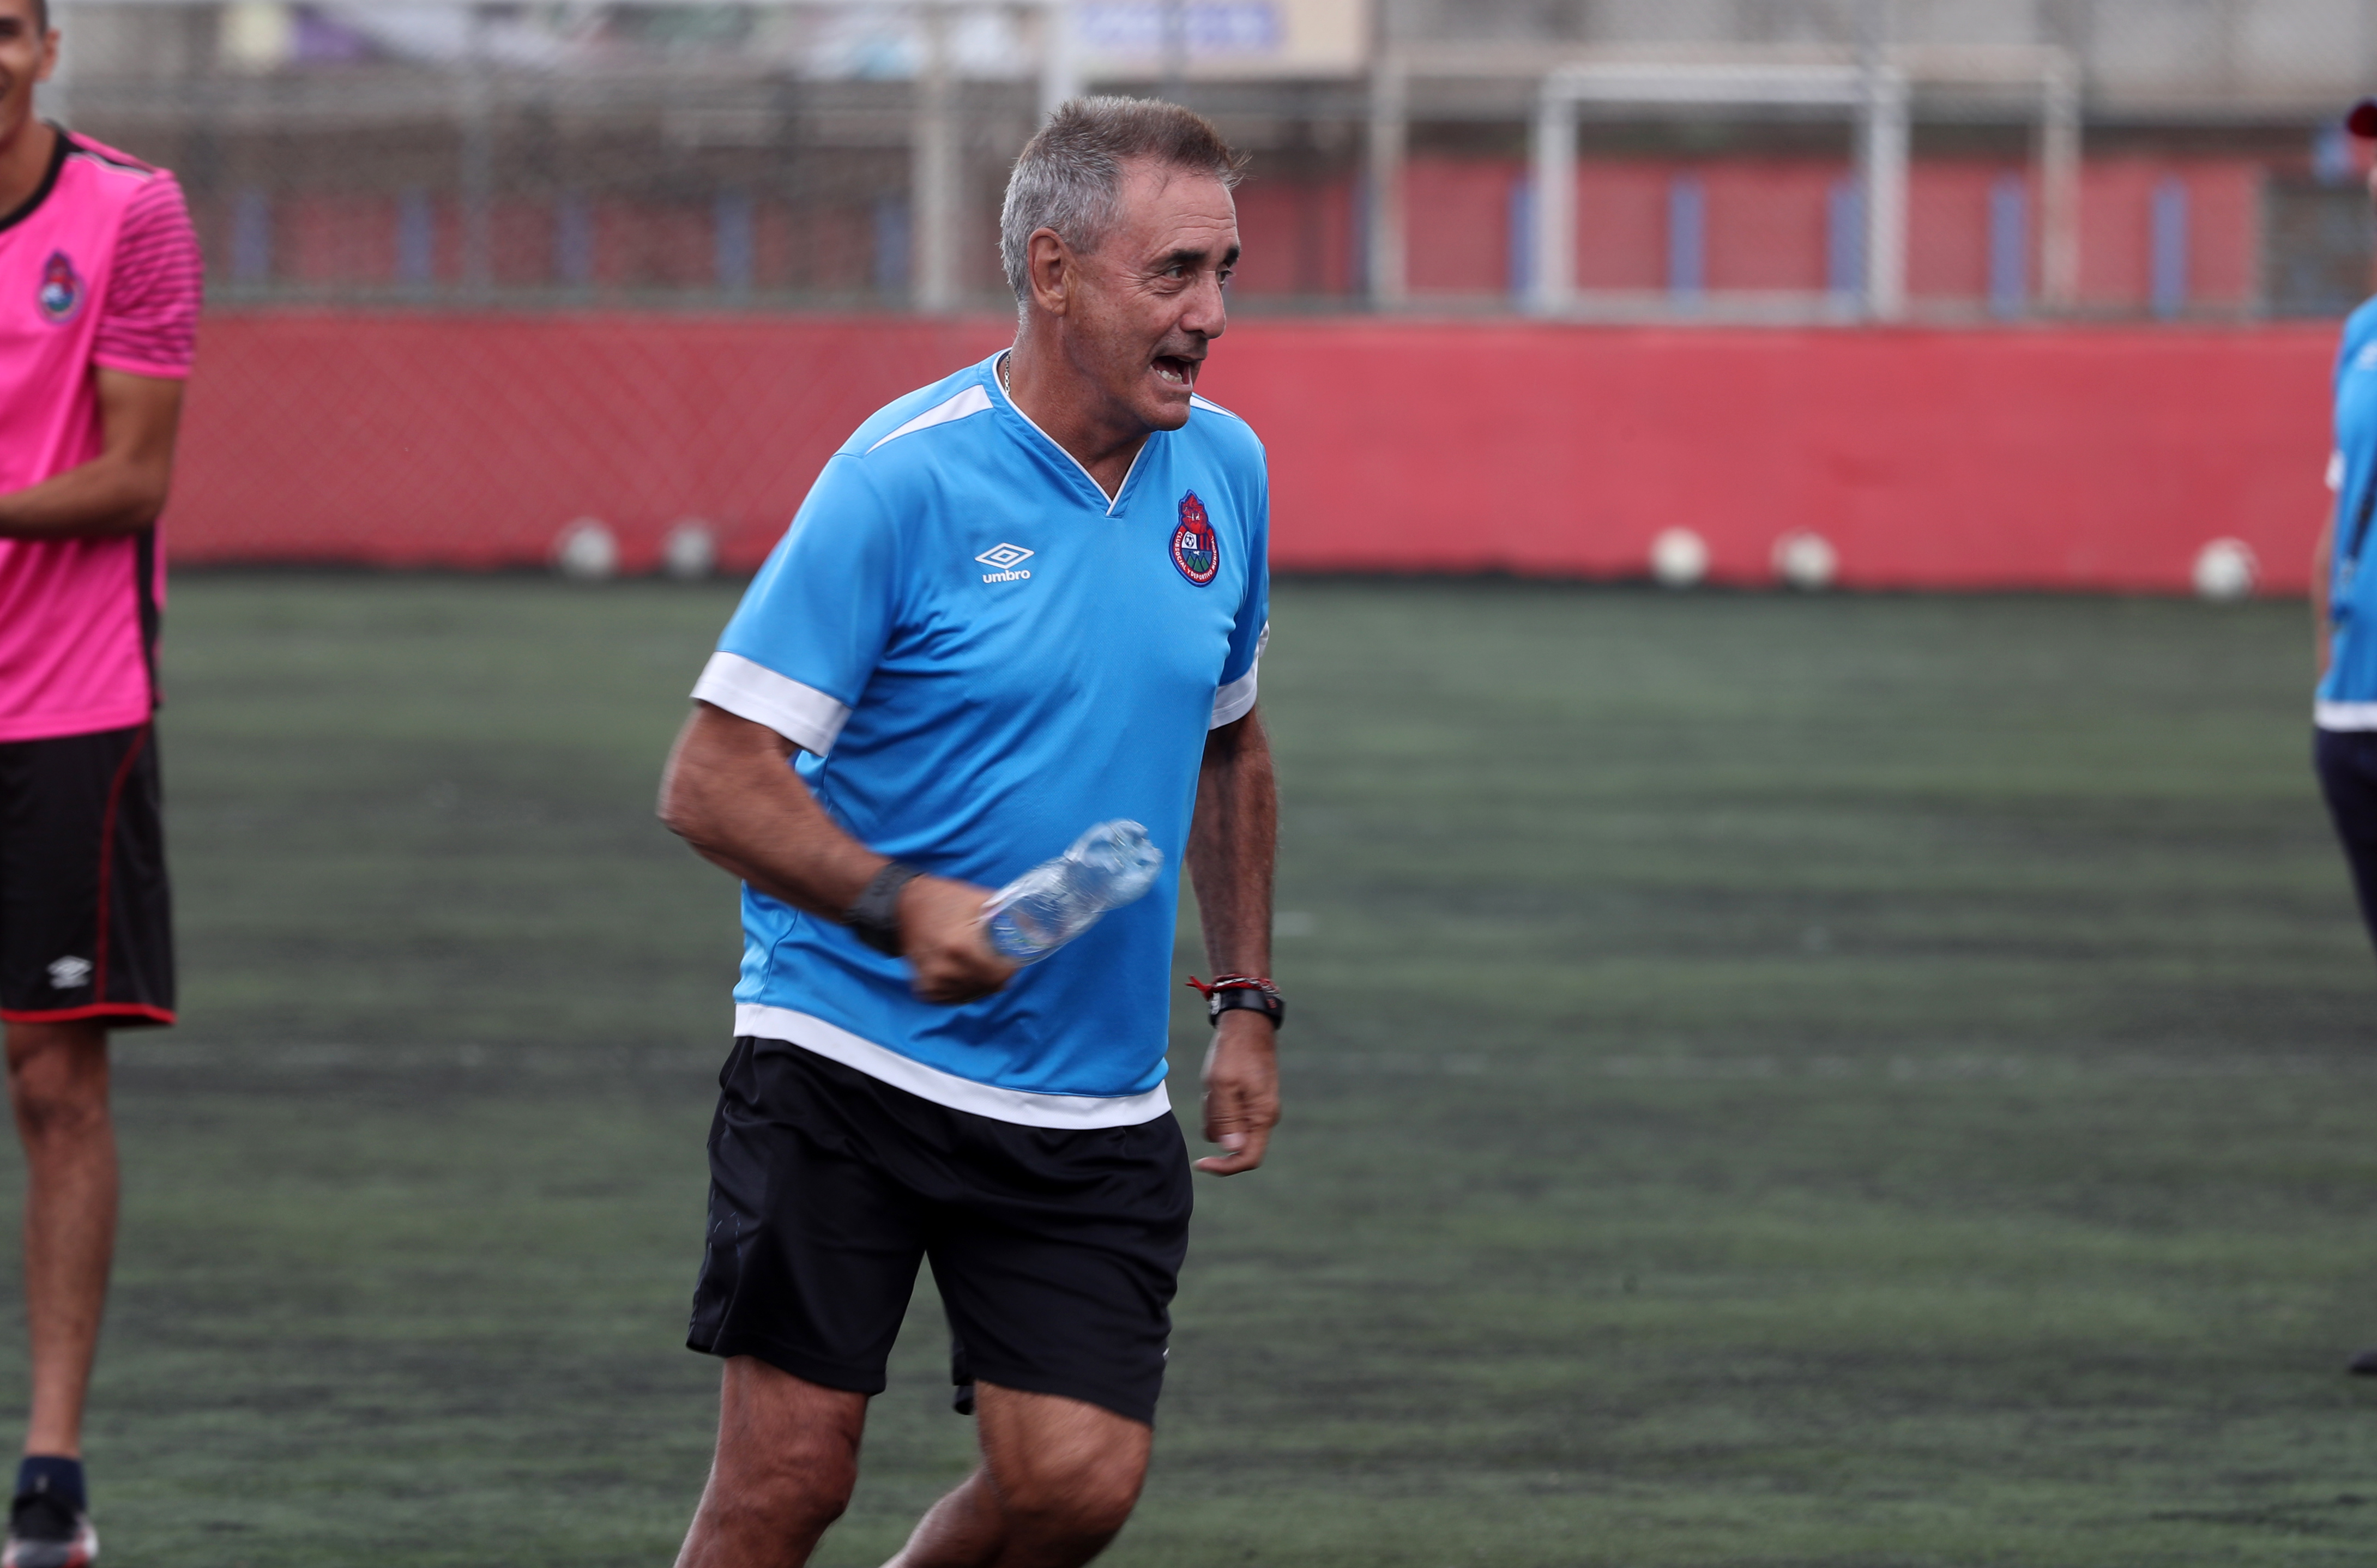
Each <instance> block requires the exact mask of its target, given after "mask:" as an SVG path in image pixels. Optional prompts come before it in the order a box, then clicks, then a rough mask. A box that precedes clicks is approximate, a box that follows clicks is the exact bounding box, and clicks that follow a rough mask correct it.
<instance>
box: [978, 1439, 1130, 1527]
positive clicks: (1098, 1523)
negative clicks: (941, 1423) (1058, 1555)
mask: <svg viewBox="0 0 2377 1568" xmlns="http://www.w3.org/2000/svg"><path fill="white" fill-rule="evenodd" d="M994 1479H995V1484H996V1485H997V1489H998V1501H999V1505H1000V1510H1001V1512H1002V1513H1004V1514H1005V1515H1007V1520H1008V1523H1009V1526H1012V1527H1014V1528H1017V1529H1020V1530H1022V1531H1024V1532H1026V1533H1028V1534H1030V1535H1032V1536H1033V1537H1034V1538H1040V1539H1044V1540H1104V1539H1105V1538H1107V1537H1109V1536H1112V1535H1114V1534H1115V1533H1116V1532H1117V1531H1118V1530H1120V1529H1121V1528H1122V1527H1123V1526H1124V1525H1126V1524H1128V1523H1129V1520H1130V1513H1131V1510H1132V1509H1133V1508H1135V1507H1137V1506H1138V1505H1139V1493H1140V1488H1141V1485H1142V1484H1143V1483H1144V1482H1145V1481H1146V1479H1147V1455H1146V1454H1145V1452H1144V1451H1143V1450H1141V1449H1139V1448H1137V1447H1135V1446H1133V1445H1129V1444H1124V1445H1121V1446H1120V1447H1119V1448H1118V1449H1112V1450H1106V1451H1105V1452H1097V1451H1092V1450H1087V1449H1081V1448H1064V1449H1059V1450H1057V1451H1055V1452H1045V1451H1044V1452H1041V1453H1036V1454H1035V1453H1025V1454H1022V1455H1011V1456H1009V1459H1008V1462H1007V1463H1005V1464H1003V1465H1001V1466H1000V1467H999V1470H998V1473H997V1476H996V1477H995V1478H994Z"/></svg>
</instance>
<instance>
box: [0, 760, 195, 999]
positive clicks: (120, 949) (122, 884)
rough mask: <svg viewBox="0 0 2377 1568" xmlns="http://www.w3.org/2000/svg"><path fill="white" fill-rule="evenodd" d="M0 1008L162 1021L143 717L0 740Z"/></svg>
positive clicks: (167, 898)
mask: <svg viewBox="0 0 2377 1568" xmlns="http://www.w3.org/2000/svg"><path fill="white" fill-rule="evenodd" d="M0 1020H6V1022H9V1023H12V1024H25V1023H61V1024H63V1023H74V1022H78V1021H83V1020H96V1021H98V1022H100V1023H103V1024H105V1025H107V1026H109V1027H110V1028H126V1027H136V1026H139V1025H144V1024H170V1023H172V1022H173V908H172V897H171V894H170V892H169V890H168V888H167V886H166V884H165V824H164V814H163V802H162V799H161V786H160V783H159V777H158V768H157V736H156V732H155V731H154V730H153V729H152V728H151V727H150V726H149V725H146V724H136V725H134V726H132V727H131V728H130V729H128V730H103V731H99V732H97V733H95V734H89V735H61V736H56V737H54V738H52V739H48V740H40V741H9V742H0Z"/></svg>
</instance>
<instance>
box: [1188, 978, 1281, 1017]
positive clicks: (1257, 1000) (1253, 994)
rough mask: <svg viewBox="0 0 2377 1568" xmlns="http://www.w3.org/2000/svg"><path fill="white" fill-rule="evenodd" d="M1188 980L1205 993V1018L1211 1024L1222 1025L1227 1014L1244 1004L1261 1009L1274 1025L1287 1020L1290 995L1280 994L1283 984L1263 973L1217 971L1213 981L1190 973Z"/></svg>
mask: <svg viewBox="0 0 2377 1568" xmlns="http://www.w3.org/2000/svg"><path fill="white" fill-rule="evenodd" d="M1189 986H1190V988H1191V989H1192V990H1196V991H1201V992H1204V993H1205V1022H1206V1023H1207V1024H1208V1025H1209V1026H1213V1027H1219V1025H1220V1024H1221V1022H1222V1015H1223V1014H1224V1013H1228V1012H1233V1011H1236V1010H1238V1009H1241V1008H1243V1009H1244V1010H1245V1011H1247V1012H1249V1013H1260V1014H1261V1015H1262V1016H1264V1017H1266V1018H1269V1019H1270V1020H1271V1027H1272V1028H1274V1029H1276V1028H1280V1027H1281V1026H1282V1025H1284V1024H1285V1023H1286V1022H1287V1000H1286V998H1284V997H1283V996H1281V995H1280V993H1279V987H1277V986H1275V985H1273V984H1272V982H1271V981H1270V980H1268V979H1266V978H1264V977H1263V976H1261V975H1216V976H1214V977H1213V980H1212V983H1211V984H1208V983H1206V982H1205V981H1203V980H1199V979H1198V978H1197V977H1196V976H1195V975H1190V976H1189Z"/></svg>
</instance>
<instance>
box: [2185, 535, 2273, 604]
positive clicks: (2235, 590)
mask: <svg viewBox="0 0 2377 1568" xmlns="http://www.w3.org/2000/svg"><path fill="white" fill-rule="evenodd" d="M2259 576H2261V563H2260V562H2258V561H2256V560H2254V559H2253V547H2252V545H2250V544H2247V543H2246V542H2245V541H2244V540H2241V539H2216V540H2213V541H2212V542H2211V543H2209V544H2207V545H2205V546H2204V548H2203V549H2201V550H2199V551H2197V552H2195V592H2196V596H2197V597H2198V598H2201V599H2208V600H2212V601H2213V602H2215V603H2216V604H2227V603H2230V602H2232V601H2234V600H2240V599H2244V598H2247V597H2249V596H2250V595H2251V594H2252V591H2253V583H2254V580H2255V579H2256V578H2257V577H2259Z"/></svg>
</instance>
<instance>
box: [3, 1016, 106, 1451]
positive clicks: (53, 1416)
mask: <svg viewBox="0 0 2377 1568" xmlns="http://www.w3.org/2000/svg"><path fill="white" fill-rule="evenodd" d="M7 1053H8V1099H9V1101H10V1103H11V1104H12V1105H13V1106H14V1107H15V1108H16V1112H17V1136H18V1141H19V1142H21V1143H22V1144H23V1145H24V1148H25V1170H26V1175H27V1182H26V1187H25V1324H26V1329H27V1333H28V1337H30V1340H31V1341H32V1350H33V1410H32V1416H31V1420H30V1422H29V1423H28V1426H27V1430H26V1433H25V1452H26V1453H28V1454H55V1455H64V1456H66V1457H69V1458H78V1457H80V1456H81V1454H82V1411H83V1402H84V1399H85V1397H86V1396H88V1395H89V1394H90V1365H91V1360H92V1358H93V1357H94V1356H95V1355H96V1354H97V1353H98V1350H99V1323H100V1318H101V1315H102V1313H103V1312H104V1311H105V1309H106V1305H107V1271H108V1265H109V1264H110V1262H111V1260H112V1259H113V1256H114V1253H115V1205H116V1170H115V1127H114V1123H113V1122H111V1121H110V1120H109V1118H108V1111H107V1087H108V1070H107V1029H106V1028H105V1026H104V1025H102V1024H98V1023H94V1022H81V1023H71V1024H10V1025H9V1026H8V1031H7Z"/></svg>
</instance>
